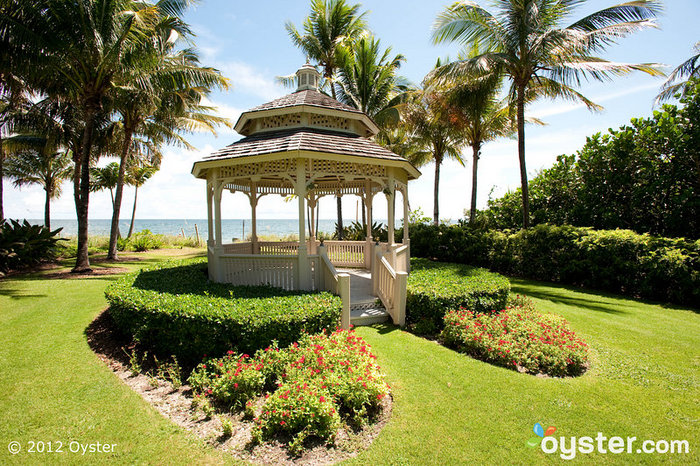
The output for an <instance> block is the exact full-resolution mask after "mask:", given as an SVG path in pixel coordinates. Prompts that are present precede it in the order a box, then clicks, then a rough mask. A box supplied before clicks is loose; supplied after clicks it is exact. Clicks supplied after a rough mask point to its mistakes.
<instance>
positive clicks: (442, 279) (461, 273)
mask: <svg viewBox="0 0 700 466" xmlns="http://www.w3.org/2000/svg"><path fill="white" fill-rule="evenodd" d="M509 292H510V284H509V283H508V280H507V279H506V278H505V277H502V276H500V275H498V274H495V273H491V272H489V271H487V270H485V269H478V268H473V267H469V266H466V265H462V264H452V263H445V262H431V261H429V260H427V259H416V258H413V259H411V273H410V275H409V276H408V288H407V291H406V323H407V324H409V325H411V326H412V327H413V328H414V330H415V331H417V332H418V333H436V332H437V331H439V330H440V329H441V328H442V326H443V317H444V316H445V312H446V311H447V310H448V309H455V308H459V307H466V308H469V309H473V310H475V311H477V312H489V311H494V310H497V309H503V308H504V307H505V305H506V301H507V299H508V293H509Z"/></svg>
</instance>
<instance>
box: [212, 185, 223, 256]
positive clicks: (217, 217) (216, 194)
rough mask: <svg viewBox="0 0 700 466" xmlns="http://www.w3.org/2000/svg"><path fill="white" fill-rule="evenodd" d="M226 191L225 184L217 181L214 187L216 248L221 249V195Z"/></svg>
mask: <svg viewBox="0 0 700 466" xmlns="http://www.w3.org/2000/svg"><path fill="white" fill-rule="evenodd" d="M223 190H224V183H223V182H222V181H217V182H216V184H215V185H214V226H215V229H216V237H215V239H216V246H217V247H221V245H222V244H223V243H222V239H221V193H222V191H223Z"/></svg>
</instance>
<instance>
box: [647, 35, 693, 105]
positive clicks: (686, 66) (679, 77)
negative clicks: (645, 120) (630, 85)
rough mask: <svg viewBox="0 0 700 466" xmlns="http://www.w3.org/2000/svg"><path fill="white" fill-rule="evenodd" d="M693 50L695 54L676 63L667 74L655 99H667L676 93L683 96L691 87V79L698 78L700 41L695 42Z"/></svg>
mask: <svg viewBox="0 0 700 466" xmlns="http://www.w3.org/2000/svg"><path fill="white" fill-rule="evenodd" d="M694 51H695V52H696V53H695V55H693V56H692V57H690V58H688V59H687V60H686V61H684V62H683V63H681V64H680V65H678V67H677V68H676V69H674V70H673V71H672V72H671V74H670V75H668V79H667V80H666V82H665V83H664V85H663V86H662V87H661V92H660V93H659V96H658V97H657V100H659V101H661V100H668V99H670V98H671V97H674V96H675V95H677V94H681V95H683V96H685V95H686V92H688V91H689V90H691V89H692V88H693V85H692V84H691V80H692V79H695V80H696V82H697V80H698V79H700V42H698V43H696V44H695V50H694ZM683 78H686V79H683Z"/></svg>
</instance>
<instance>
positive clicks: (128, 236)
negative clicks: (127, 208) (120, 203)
mask: <svg viewBox="0 0 700 466" xmlns="http://www.w3.org/2000/svg"><path fill="white" fill-rule="evenodd" d="M138 195H139V187H138V185H136V189H134V208H133V209H132V211H131V224H130V225H129V234H128V235H126V239H129V238H131V234H132V233H133V232H134V218H136V198H137V197H138Z"/></svg>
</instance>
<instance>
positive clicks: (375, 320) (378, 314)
mask: <svg viewBox="0 0 700 466" xmlns="http://www.w3.org/2000/svg"><path fill="white" fill-rule="evenodd" d="M387 320H389V313H388V312H386V309H384V306H382V305H381V304H375V305H373V306H367V307H362V308H356V307H350V323H351V324H352V325H354V326H356V327H358V326H362V325H372V324H380V323H382V322H386V321H387Z"/></svg>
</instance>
